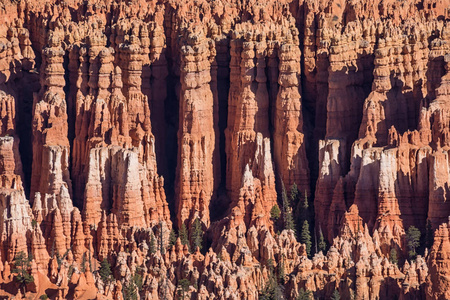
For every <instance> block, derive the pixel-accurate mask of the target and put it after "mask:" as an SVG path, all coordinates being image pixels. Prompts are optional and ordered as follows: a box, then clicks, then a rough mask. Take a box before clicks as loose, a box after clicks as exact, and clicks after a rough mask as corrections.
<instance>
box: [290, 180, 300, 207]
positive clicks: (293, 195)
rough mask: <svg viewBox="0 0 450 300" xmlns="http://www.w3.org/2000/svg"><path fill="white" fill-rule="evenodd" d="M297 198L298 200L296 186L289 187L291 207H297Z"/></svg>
mask: <svg viewBox="0 0 450 300" xmlns="http://www.w3.org/2000/svg"><path fill="white" fill-rule="evenodd" d="M297 198H298V188H297V184H295V182H294V184H293V185H292V186H291V195H290V200H291V203H290V204H291V207H295V206H296V205H297V202H298V201H297Z"/></svg>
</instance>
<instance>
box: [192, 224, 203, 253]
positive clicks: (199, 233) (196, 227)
mask: <svg viewBox="0 0 450 300" xmlns="http://www.w3.org/2000/svg"><path fill="white" fill-rule="evenodd" d="M192 230H193V232H192V243H191V244H192V251H196V249H197V247H198V248H199V250H202V248H203V228H202V222H201V221H200V219H199V218H197V219H195V221H194V224H193V226H192Z"/></svg>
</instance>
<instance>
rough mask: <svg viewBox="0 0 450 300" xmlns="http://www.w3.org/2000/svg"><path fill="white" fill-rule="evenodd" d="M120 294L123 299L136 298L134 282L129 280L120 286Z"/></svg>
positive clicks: (132, 299) (134, 299) (131, 299)
mask: <svg viewBox="0 0 450 300" xmlns="http://www.w3.org/2000/svg"><path fill="white" fill-rule="evenodd" d="M122 294H123V299H124V300H137V299H138V293H137V287H136V284H134V282H133V281H131V282H129V283H128V284H126V285H124V286H123V288H122Z"/></svg>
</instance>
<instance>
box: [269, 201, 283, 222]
mask: <svg viewBox="0 0 450 300" xmlns="http://www.w3.org/2000/svg"><path fill="white" fill-rule="evenodd" d="M280 215H281V211H280V208H279V207H278V205H277V204H275V205H274V206H272V209H271V210H270V218H271V219H273V220H274V221H275V222H276V221H278V219H279V218H280Z"/></svg>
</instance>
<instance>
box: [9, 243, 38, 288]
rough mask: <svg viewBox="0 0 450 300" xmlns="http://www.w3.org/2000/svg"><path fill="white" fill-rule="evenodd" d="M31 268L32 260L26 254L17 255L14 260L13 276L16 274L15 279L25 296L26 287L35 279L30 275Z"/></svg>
mask: <svg viewBox="0 0 450 300" xmlns="http://www.w3.org/2000/svg"><path fill="white" fill-rule="evenodd" d="M30 268H31V259H30V258H29V257H28V256H27V255H26V254H25V252H23V251H20V252H19V253H17V254H16V257H15V258H14V268H13V270H12V274H14V279H15V280H17V282H19V285H20V288H21V289H22V292H23V294H24V295H25V291H26V290H25V288H26V285H27V284H29V283H32V282H34V277H33V275H31V274H30V273H29V271H28V270H29V269H30Z"/></svg>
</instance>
